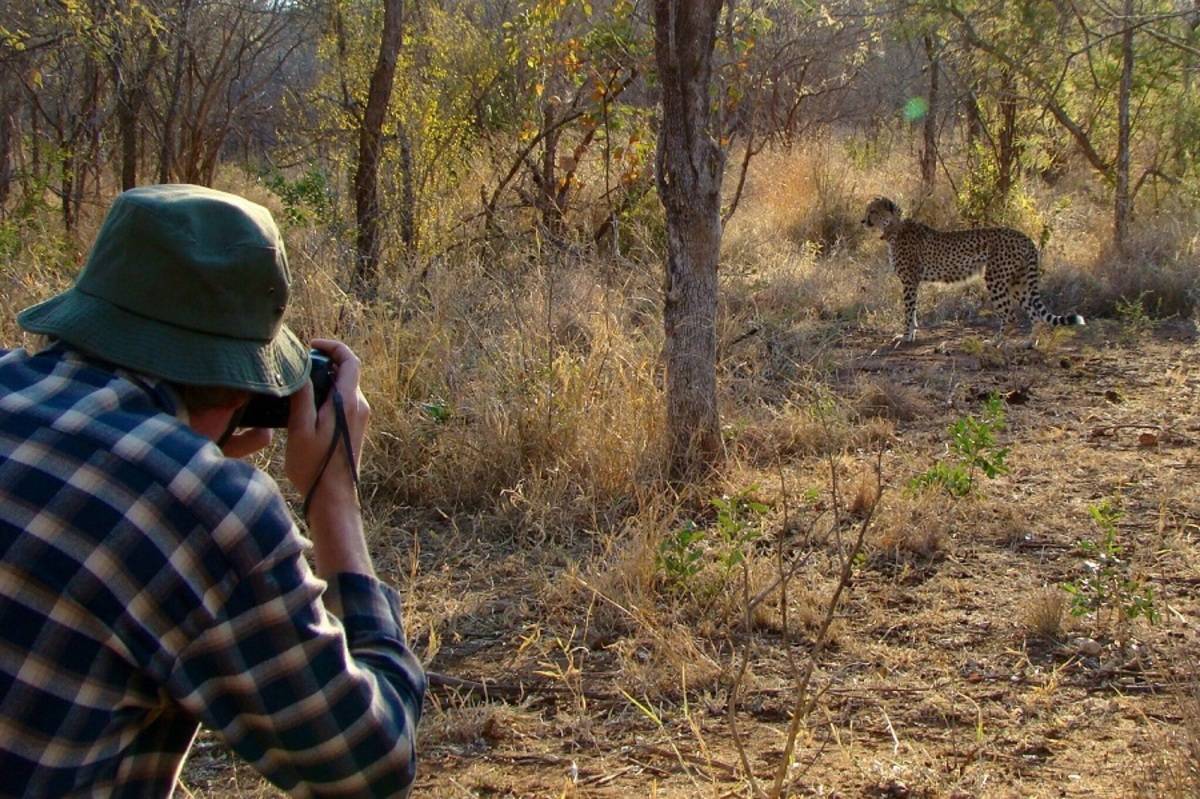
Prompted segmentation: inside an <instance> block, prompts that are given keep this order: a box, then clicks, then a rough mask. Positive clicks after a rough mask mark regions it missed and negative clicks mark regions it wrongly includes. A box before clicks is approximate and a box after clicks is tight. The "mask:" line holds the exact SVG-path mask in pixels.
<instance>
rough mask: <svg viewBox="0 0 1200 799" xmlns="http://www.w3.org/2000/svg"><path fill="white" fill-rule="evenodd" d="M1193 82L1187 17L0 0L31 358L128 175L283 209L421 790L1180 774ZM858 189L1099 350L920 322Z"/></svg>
mask: <svg viewBox="0 0 1200 799" xmlns="http://www.w3.org/2000/svg"><path fill="white" fill-rule="evenodd" d="M656 32H657V34H658V37H657V42H658V43H659V47H657V48H656ZM691 34H697V35H695V36H692V35H691ZM665 42H669V43H671V44H670V47H666V48H664V46H663V43H665ZM671 48H674V49H671ZM671 59H674V60H671ZM1198 81H1200V4H1198V3H1197V2H1196V0H1114V1H1113V2H1107V1H1105V0H927V1H925V0H922V1H918V2H898V1H897V0H879V1H878V2H876V1H874V0H844V1H843V2H826V3H821V2H785V1H784V0H730V1H728V2H724V3H722V2H696V3H678V2H676V3H672V2H668V0H660V1H659V2H644V1H638V2H630V1H629V0H617V1H616V2H584V0H512V1H511V2H505V1H503V0H478V1H475V2H470V1H464V2H454V1H453V0H445V1H443V2H436V1H427V2H411V1H410V2H407V3H404V2H401V0H382V2H379V1H378V0H377V1H374V2H339V1H337V0H333V1H322V2H318V1H316V0H313V1H311V2H310V1H309V0H301V1H300V2H264V1H263V0H177V1H176V2H165V0H163V1H161V2H160V1H158V0H149V1H147V2H125V1H120V0H114V1H113V2H103V1H102V0H92V2H80V1H79V0H60V1H58V2H33V1H31V0H9V2H8V3H6V5H5V10H4V12H3V15H2V16H0V283H3V287H4V288H3V291H0V342H3V344H4V345H5V346H15V345H21V344H26V345H33V344H34V342H31V341H28V340H26V339H25V338H24V337H23V335H22V334H21V332H20V331H19V329H18V328H17V327H16V325H15V322H14V316H15V313H16V311H17V310H19V309H20V308H22V307H24V306H25V305H28V304H30V303H32V302H34V301H37V300H39V299H42V298H44V297H46V296H49V295H50V294H51V293H53V292H55V291H59V290H61V289H62V288H64V287H65V286H67V285H69V283H70V281H71V279H72V278H73V277H74V275H75V273H76V271H77V270H78V267H79V264H80V263H81V262H82V260H83V258H84V257H85V255H86V251H87V247H88V244H89V242H90V239H91V236H92V235H93V234H94V232H95V230H96V228H97V226H98V224H99V221H100V219H101V217H102V215H103V212H104V210H105V209H106V208H107V206H108V204H109V203H110V202H111V200H112V198H113V197H114V196H115V194H116V193H117V192H118V191H120V190H121V189H122V188H127V187H130V186H134V185H141V184H145V183H152V182H193V183H202V184H206V185H212V186H215V187H217V188H221V189H225V190H229V191H234V192H238V193H242V194H245V195H246V196H249V197H250V198H251V199H254V200H256V201H258V202H261V203H264V204H266V205H267V206H268V207H270V208H271V209H272V210H273V212H274V213H275V215H276V218H277V219H278V220H279V222H280V224H281V226H282V227H283V229H284V232H285V236H286V239H287V244H288V247H289V255H290V259H291V266H292V271H293V276H294V279H295V284H294V288H295V292H294V298H293V307H292V310H291V312H290V322H291V324H292V326H293V327H294V328H295V329H297V331H298V332H299V333H301V334H302V335H305V336H312V335H318V334H320V335H335V336H340V337H343V338H345V339H347V340H348V341H350V342H351V344H352V345H353V346H354V347H355V349H356V350H357V351H358V352H359V353H360V354H361V355H362V356H363V358H364V361H365V363H366V367H367V369H366V375H365V389H366V391H367V393H368V397H369V398H370V400H371V404H372V407H373V409H374V416H373V422H372V430H373V434H372V437H371V439H370V442H369V445H368V450H367V452H366V453H365V457H364V487H365V491H364V508H365V511H366V514H367V518H368V527H369V530H370V535H371V541H372V547H373V549H374V551H375V555H376V558H377V562H378V563H379V568H380V572H381V574H382V575H383V576H385V578H386V579H389V580H391V581H393V582H395V583H396V584H397V585H400V586H401V588H402V590H403V591H404V593H405V595H406V597H407V598H408V599H407V601H408V614H409V619H408V629H409V634H410V637H411V638H412V642H413V645H414V647H415V648H416V649H417V651H418V653H419V654H420V655H421V656H422V658H423V660H424V661H425V662H426V663H427V664H428V665H429V666H430V668H431V669H433V670H435V671H437V672H439V673H441V674H443V675H446V679H443V680H441V681H439V682H438V684H437V685H436V686H435V688H434V690H433V691H432V693H431V697H430V703H429V706H428V707H427V713H426V719H425V721H424V723H423V733H422V735H423V738H422V741H423V749H424V751H425V753H426V754H425V757H426V760H425V763H426V765H425V766H424V767H423V769H424V771H423V774H424V776H423V777H422V780H423V785H422V790H423V791H425V792H427V793H429V794H430V795H445V796H468V795H469V796H475V795H533V796H545V795H589V796H590V795H597V796H604V795H612V796H627V795H657V794H662V795H678V796H696V795H713V796H725V795H755V796H757V795H773V796H774V795H783V794H794V795H869V796H910V795H912V796H923V795H927V796H1003V795H1024V796H1028V795H1036V796H1041V795H1045V796H1051V795H1053V796H1058V795H1064V794H1065V795H1091V796H1115V795H1166V796H1193V795H1196V793H1197V791H1198V790H1200V774H1198V772H1197V766H1198V764H1200V729H1198V728H1197V724H1196V718H1197V713H1196V712H1195V710H1196V703H1195V699H1194V695H1195V693H1194V692H1195V686H1196V673H1195V666H1194V656H1193V654H1189V652H1191V653H1194V651H1195V646H1196V643H1197V627H1196V619H1197V612H1198V611H1200V605H1198V604H1197V601H1196V600H1197V597H1196V596H1195V591H1196V588H1195V586H1196V578H1195V574H1196V570H1195V568H1196V566H1197V565H1200V563H1198V561H1197V556H1196V552H1195V536H1196V534H1197V533H1198V532H1200V499H1198V497H1197V493H1196V491H1195V488H1194V486H1195V484H1196V477H1197V471H1198V469H1200V466H1198V465H1197V462H1196V458H1195V446H1196V439H1197V438H1198V437H1200V414H1198V413H1197V411H1198V410H1200V379H1198V378H1197V376H1196V375H1195V372H1194V366H1193V365H1194V363H1195V357H1196V354H1197V349H1196V341H1195V315H1196V305H1197V302H1198V301H1200V272H1198V268H1200V255H1198V251H1200V210H1198V208H1200V203H1198V200H1200V160H1198V159H1200V91H1197V86H1196V84H1197V82H1198ZM672 103H675V104H674V105H672ZM664 106H665V107H667V108H668V109H670V111H669V113H667V114H666V115H664V113H663V110H662V109H663V108H664ZM673 153H676V154H678V153H682V158H683V161H679V162H676V161H672V160H671V159H672V158H674V157H676V156H675V155H673ZM680 164H684V165H687V166H686V167H685V166H680ZM687 169H690V170H691V172H692V173H694V174H695V175H697V176H699V177H700V178H703V180H702V181H701V183H699V184H696V185H698V186H701V187H702V188H703V189H704V191H700V190H691V191H690V193H689V192H686V191H685V192H684V193H683V199H682V200H680V199H678V198H676V199H675V200H672V199H671V197H670V196H669V195H670V193H671V192H672V191H674V190H677V189H678V188H679V187H680V186H681V185H682V184H681V182H680V181H681V180H682V178H681V177H680V176H683V175H684V174H685V171H686V170H687ZM705 181H706V182H705ZM684 188H686V187H684ZM877 195H887V196H890V197H892V198H893V199H894V200H896V201H898V202H899V203H900V204H901V205H902V206H903V207H904V208H905V210H906V212H907V213H911V214H913V215H915V216H916V217H918V218H920V219H921V220H922V221H925V222H928V223H930V224H934V225H936V226H939V227H945V228H950V227H960V226H967V225H985V224H1003V225H1009V226H1013V227H1017V228H1019V229H1021V230H1023V231H1024V232H1026V233H1027V234H1029V235H1030V236H1031V238H1033V239H1034V240H1035V241H1036V242H1038V244H1039V246H1041V248H1042V251H1043V261H1042V269H1043V278H1042V283H1043V289H1044V294H1045V296H1046V298H1047V304H1048V305H1049V306H1050V307H1051V308H1052V309H1053V310H1055V311H1056V312H1059V313H1063V312H1073V311H1079V312H1080V313H1082V314H1084V315H1085V316H1086V317H1087V318H1088V326H1087V327H1086V328H1084V329H1082V330H1076V331H1064V330H1055V331H1051V332H1046V331H1038V330H1035V331H1033V333H1032V334H1030V335H1029V336H1028V337H1024V338H1023V340H1021V341H1020V342H1017V343H1005V344H1003V346H997V344H996V343H995V342H993V341H991V340H990V339H991V335H992V333H993V330H994V327H995V320H994V319H991V318H990V316H989V314H988V308H987V305H986V302H984V300H983V292H982V291H981V290H979V288H978V287H974V286H968V287H966V288H963V287H954V288H944V289H925V291H924V293H923V296H922V309H921V315H922V322H923V324H924V325H926V326H927V327H925V328H923V332H922V339H921V340H919V342H918V344H917V345H915V346H914V347H910V348H900V349H898V350H893V349H891V347H890V341H891V337H892V336H893V335H894V334H895V333H897V332H899V331H900V329H901V328H902V321H901V318H900V316H901V315H900V312H899V290H898V282H897V281H896V280H895V278H894V276H893V275H891V274H890V271H889V269H888V266H887V262H886V254H885V252H884V248H883V245H882V243H880V242H878V241H876V240H875V239H874V237H872V236H868V231H867V230H865V229H864V228H863V227H862V225H861V224H860V219H861V217H862V211H863V208H864V207H865V205H866V203H867V202H868V201H869V200H870V199H871V198H872V197H874V196H877ZM706 197H707V198H709V199H711V202H708V201H707V200H705V198H706ZM664 204H665V206H666V207H664ZM672 208H673V209H675V210H674V211H672V210H671V209H672ZM700 208H702V209H703V214H701V213H699V212H696V213H692V212H693V211H695V209H700ZM673 214H674V215H673ZM701 217H703V218H701ZM689 225H693V226H694V227H690V228H689V227H688V226H689ZM697 242H699V245H696V243H697ZM689 243H691V244H693V245H696V246H695V247H694V249H693V250H688V245H689ZM718 256H719V262H718ZM706 258H707V260H705V259H706ZM705 275H707V276H708V278H709V279H708V280H707V282H705V280H704V279H700V280H699V282H698V283H693V282H688V281H690V280H691V279H692V278H693V277H696V276H699V277H700V278H704V276H705ZM679 285H686V286H692V285H698V286H699V287H700V289H701V290H700V291H699V293H698V294H697V296H698V297H699V298H700V302H699V305H697V306H696V307H697V308H700V311H699V312H698V313H699V315H700V316H703V314H705V313H707V314H708V315H709V316H708V319H709V322H708V323H706V324H705V325H701V326H700V327H701V328H703V331H702V332H703V335H700V336H699V337H694V336H692V334H691V333H690V332H688V325H687V324H686V322H687V320H689V319H694V318H699V317H698V316H696V315H695V314H693V312H692V311H690V310H689V309H688V308H683V309H682V312H683V316H682V317H681V318H682V319H683V320H684V323H683V324H680V323H679V322H678V320H676V321H675V322H673V321H672V317H671V314H672V313H674V312H676V311H678V310H680V309H678V308H676V309H673V308H672V302H675V297H676V294H675V293H674V292H673V291H672V286H679ZM706 308H707V309H708V310H705V309H706ZM706 337H707V338H706ZM697 342H699V343H697ZM697 353H699V355H697ZM677 357H683V358H685V359H686V358H690V359H691V360H690V361H689V363H690V364H691V366H689V368H692V367H693V366H694V367H695V368H697V369H699V372H697V374H699V375H701V377H700V378H697V379H690V378H689V379H688V380H687V381H685V382H686V384H687V385H685V386H683V387H682V388H680V387H678V386H675V385H674V384H673V383H672V375H678V374H681V372H680V369H679V368H677V366H678V364H679V363H681V361H676V360H675V358H677ZM696 386H700V387H701V388H702V389H703V390H704V391H706V392H707V394H702V395H701V396H699V397H698V398H697V397H696V396H690V397H688V396H685V397H683V400H688V401H679V402H677V401H676V400H677V399H679V398H680V396H682V395H681V393H680V392H683V393H686V392H687V391H690V390H692V389H694V388H695V387H696ZM276 460H277V455H276V454H275V453H271V454H268V455H267V456H266V457H264V459H263V461H262V463H263V466H264V467H266V468H268V469H269V470H273V471H274V470H276V469H277V466H278V464H277V462H276ZM485 688H486V690H485ZM184 782H185V785H186V786H187V787H188V790H190V791H191V792H192V793H193V794H195V795H212V796H222V795H245V794H246V793H247V792H254V791H261V792H263V793H264V794H265V793H269V788H268V787H266V786H262V785H261V784H259V783H257V782H255V779H254V777H253V776H252V772H250V771H249V770H248V768H247V767H246V766H245V765H244V764H239V761H237V760H236V759H234V758H231V756H230V755H229V754H228V753H226V752H224V750H223V749H222V748H221V747H220V745H219V744H217V743H216V742H215V741H214V740H212V739H208V738H206V739H203V740H201V742H200V745H199V746H198V749H197V753H196V754H195V755H194V757H193V758H192V763H191V765H190V766H189V770H188V772H187V773H186V774H185V778H184Z"/></svg>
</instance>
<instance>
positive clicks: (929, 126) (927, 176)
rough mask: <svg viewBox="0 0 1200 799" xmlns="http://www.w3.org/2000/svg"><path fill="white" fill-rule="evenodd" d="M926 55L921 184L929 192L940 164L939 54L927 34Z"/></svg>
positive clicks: (931, 38)
mask: <svg viewBox="0 0 1200 799" xmlns="http://www.w3.org/2000/svg"><path fill="white" fill-rule="evenodd" d="M925 55H926V57H927V58H928V59H929V98H928V99H929V104H928V107H927V108H926V109H925V147H924V149H923V150H922V151H921V184H922V185H924V187H925V190H926V191H927V192H928V191H930V190H931V189H933V182H934V180H935V179H936V178H937V164H938V141H937V119H938V73H939V72H940V71H941V70H940V69H939V67H938V61H939V59H938V54H937V52H936V50H935V49H934V44H933V37H932V36H930V35H929V34H926V35H925Z"/></svg>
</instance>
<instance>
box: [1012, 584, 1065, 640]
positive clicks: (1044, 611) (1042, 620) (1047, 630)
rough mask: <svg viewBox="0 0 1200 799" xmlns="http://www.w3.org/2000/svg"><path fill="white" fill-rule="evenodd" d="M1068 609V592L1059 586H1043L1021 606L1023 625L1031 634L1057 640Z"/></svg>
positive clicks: (1021, 622)
mask: <svg viewBox="0 0 1200 799" xmlns="http://www.w3.org/2000/svg"><path fill="white" fill-rule="evenodd" d="M1066 610H1067V595H1066V593H1065V592H1064V591H1063V590H1062V589H1061V588H1059V587H1058V586H1051V585H1046V586H1042V587H1041V588H1039V589H1037V590H1036V591H1034V592H1033V593H1032V594H1030V596H1029V597H1028V598H1027V599H1026V600H1025V603H1024V604H1023V606H1022V608H1021V617H1020V624H1021V627H1022V628H1023V629H1024V630H1025V631H1027V632H1028V633H1029V634H1030V635H1035V636H1038V637H1040V638H1044V639H1046V640H1050V641H1053V640H1057V639H1058V638H1059V637H1060V636H1061V635H1062V632H1063V618H1064V616H1063V614H1064V613H1066Z"/></svg>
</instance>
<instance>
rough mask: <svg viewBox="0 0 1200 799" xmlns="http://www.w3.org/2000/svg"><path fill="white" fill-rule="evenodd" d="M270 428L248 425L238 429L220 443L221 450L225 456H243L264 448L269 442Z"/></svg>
mask: <svg viewBox="0 0 1200 799" xmlns="http://www.w3.org/2000/svg"><path fill="white" fill-rule="evenodd" d="M271 433H272V431H271V429H270V428H267V427H249V428H246V429H244V430H238V431H237V432H236V433H234V434H233V435H231V436H230V437H229V439H228V440H227V441H226V442H225V443H224V444H222V445H221V452H223V453H224V454H225V457H226V458H244V457H246V456H247V455H253V454H254V453H256V452H258V451H259V450H261V449H265V448H266V447H267V445H268V444H270V443H271V437H272V436H271Z"/></svg>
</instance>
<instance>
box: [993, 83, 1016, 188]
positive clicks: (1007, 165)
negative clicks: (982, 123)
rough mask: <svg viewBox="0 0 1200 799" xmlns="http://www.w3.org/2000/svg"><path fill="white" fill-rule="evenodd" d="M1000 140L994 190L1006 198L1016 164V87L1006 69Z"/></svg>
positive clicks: (1002, 89)
mask: <svg viewBox="0 0 1200 799" xmlns="http://www.w3.org/2000/svg"><path fill="white" fill-rule="evenodd" d="M1000 87H1001V88H1000V141H999V147H998V152H997V154H996V171H997V175H996V190H997V192H998V193H999V194H1000V197H1001V199H1007V197H1008V193H1009V191H1011V190H1012V184H1013V173H1014V172H1015V171H1016V164H1017V87H1016V81H1015V79H1014V78H1013V75H1012V72H1010V71H1008V70H1006V71H1005V72H1004V75H1003V76H1002V78H1001V84H1000Z"/></svg>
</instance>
